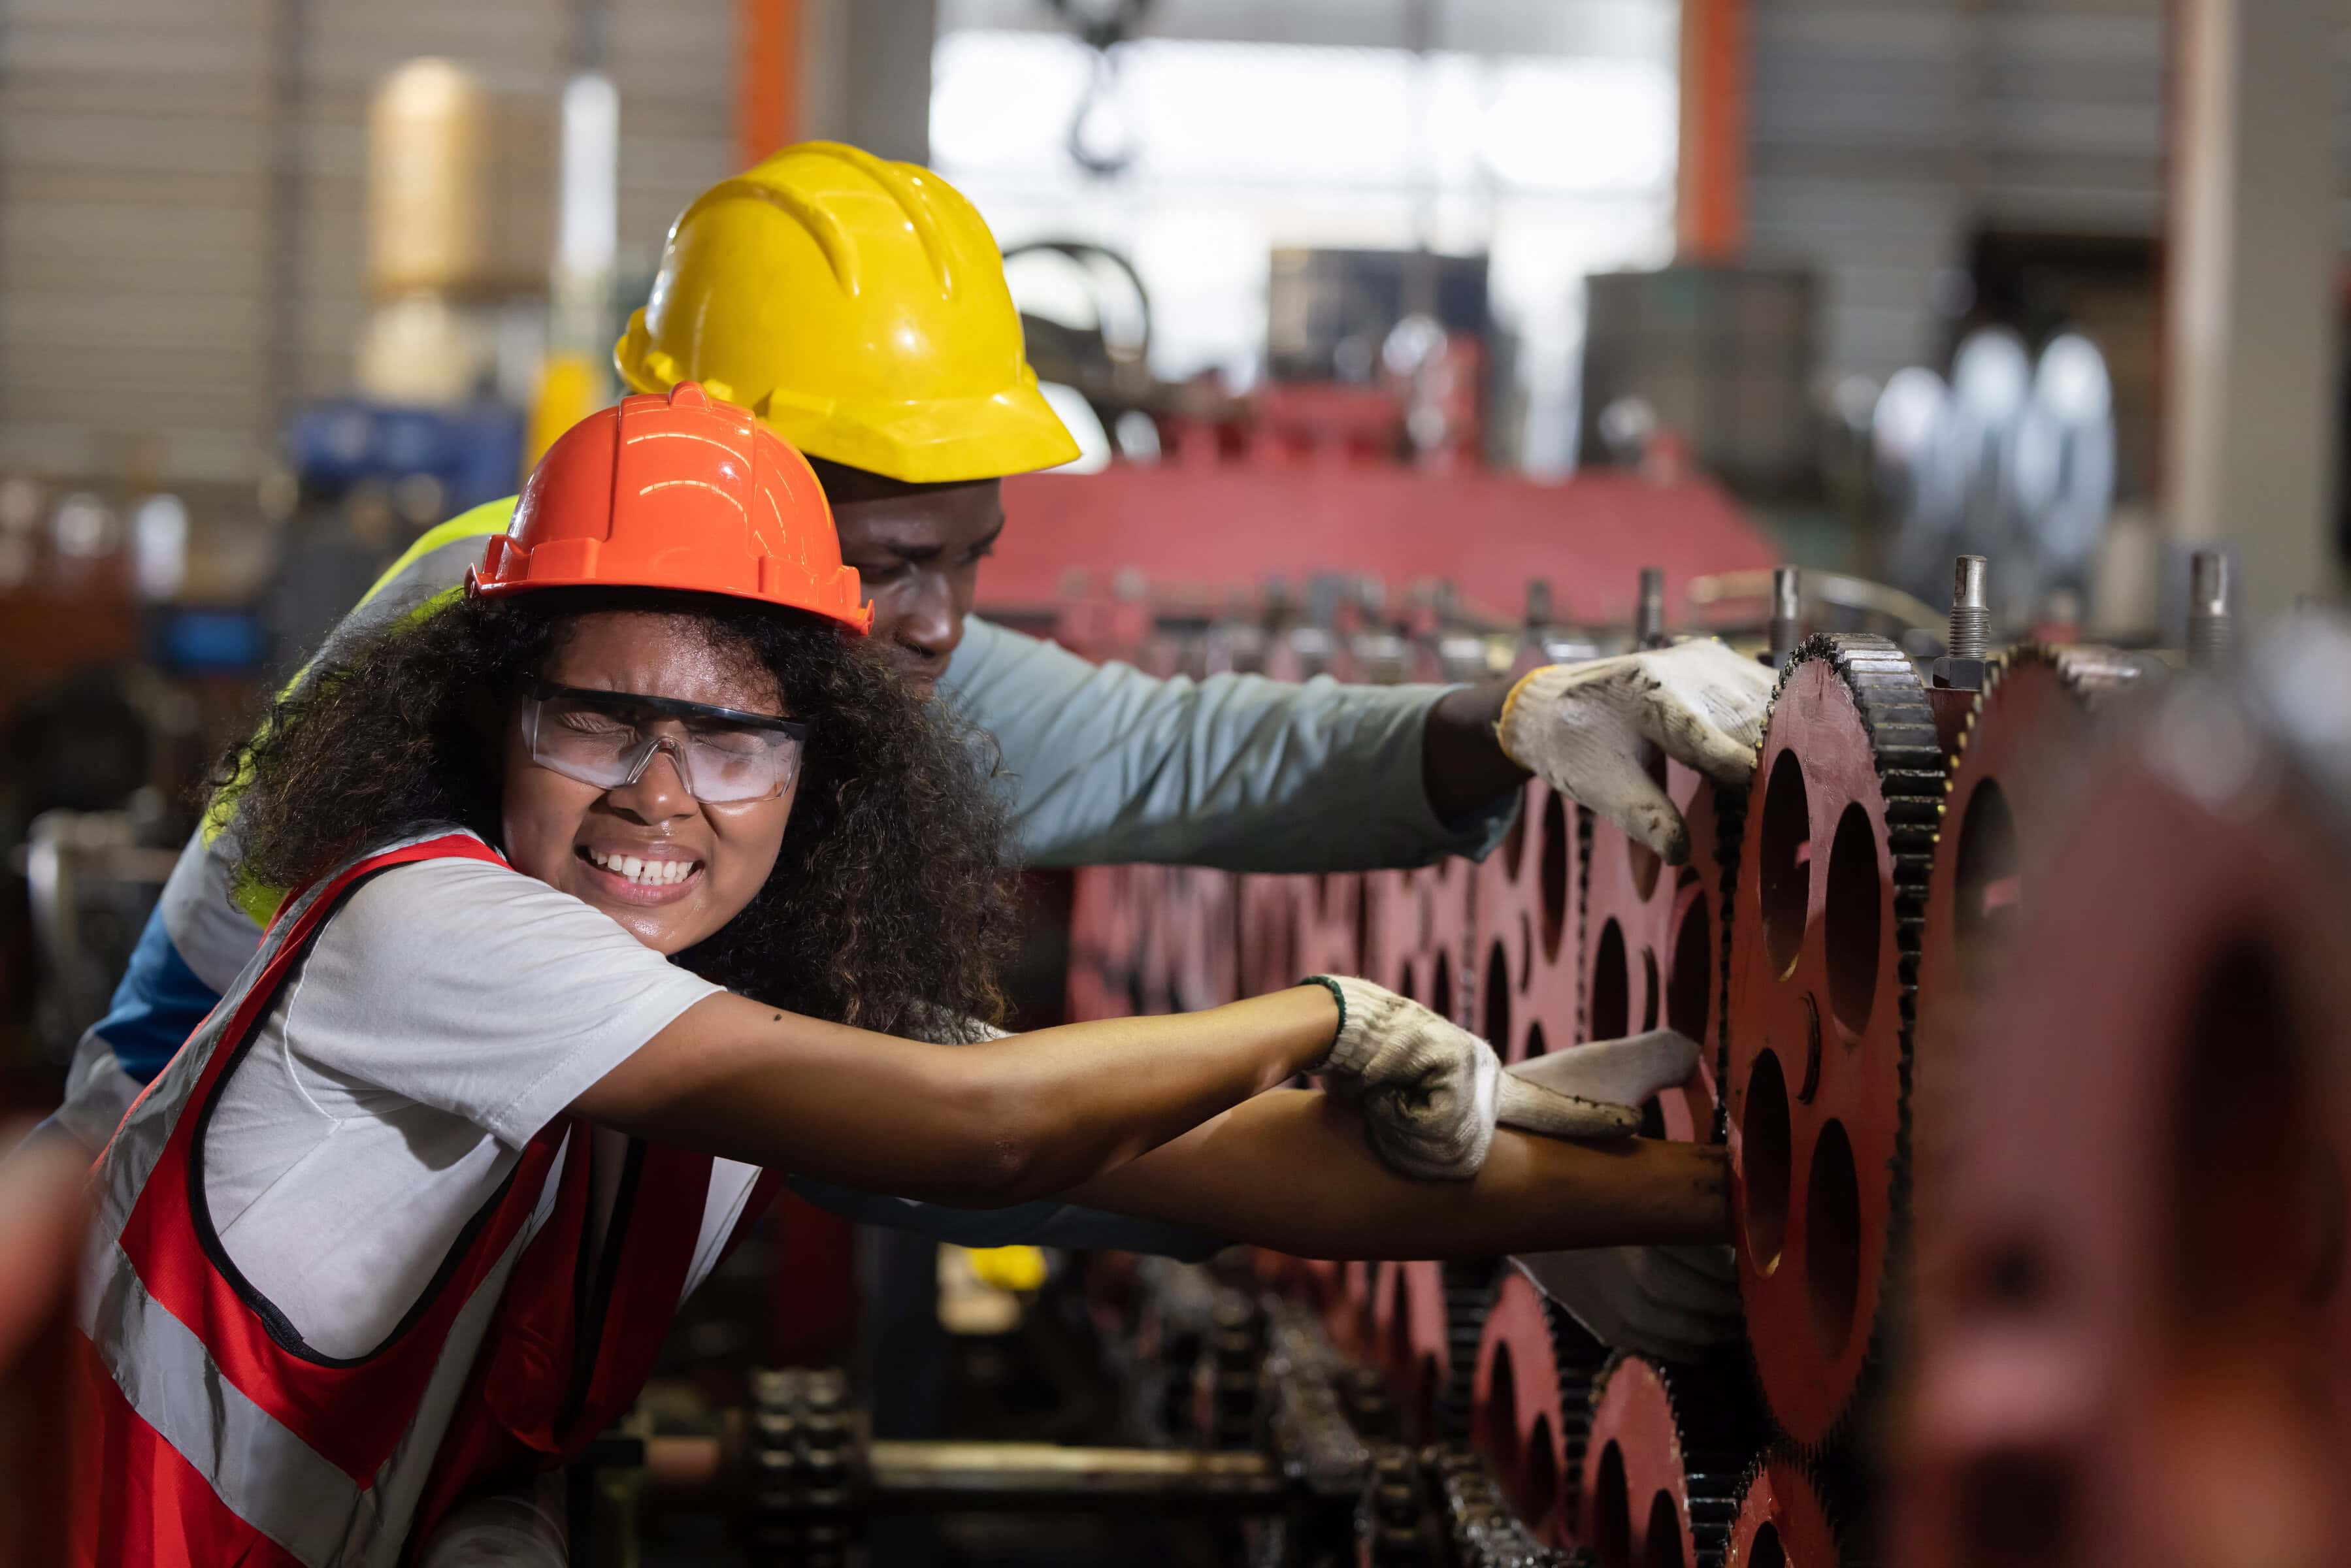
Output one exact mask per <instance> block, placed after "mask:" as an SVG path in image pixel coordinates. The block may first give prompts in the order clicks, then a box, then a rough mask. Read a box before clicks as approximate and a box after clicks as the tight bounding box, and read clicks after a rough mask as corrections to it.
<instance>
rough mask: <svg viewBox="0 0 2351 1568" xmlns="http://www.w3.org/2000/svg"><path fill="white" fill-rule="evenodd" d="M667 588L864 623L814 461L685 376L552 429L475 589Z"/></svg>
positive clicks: (474, 579) (469, 585) (486, 555)
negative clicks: (550, 441)
mask: <svg viewBox="0 0 2351 1568" xmlns="http://www.w3.org/2000/svg"><path fill="white" fill-rule="evenodd" d="M585 587H598V588H674V589H684V590H686V591H691V592H695V593H724V594H727V595H730V596H732V597H734V598H737V599H756V600H758V601H760V602H762V603H765V604H781V605H784V606H787V607H788V608H790V609H793V610H805V611H808V612H810V613H812V614H816V615H823V616H828V617H830V618H831V619H832V620H835V621H838V622H841V624H843V625H845V626H848V627H851V628H852V629H854V630H856V631H858V632H863V631H865V630H866V629H867V628H868V627H870V626H871V625H872V623H873V612H872V609H871V608H869V607H867V606H865V605H863V604H861V603H859V602H858V585H857V572H856V570H855V569H854V568H852V567H846V566H843V565H841V536H840V535H839V534H838V533H836V532H835V531H834V530H833V526H832V508H831V506H829V505H827V504H826V501H825V498H824V491H823V489H822V488H821V487H820V486H819V485H818V484H817V482H816V475H815V474H814V473H813V472H812V471H811V470H810V467H809V465H808V460H807V459H806V458H804V457H802V456H801V455H799V453H798V452H795V451H793V450H792V448H791V447H789V446H788V445H786V444H784V442H783V441H782V440H780V439H779V438H778V437H777V436H776V434H774V433H773V432H771V431H769V430H768V429H767V428H765V427H764V426H762V425H761V424H760V423H759V422H758V420H757V419H755V418H753V417H752V415H751V412H750V411H749V410H748V409H744V408H737V407H736V406H735V405H734V404H733V403H731V402H719V401H718V400H717V399H716V398H714V397H712V396H710V395H709V394H708V393H707V392H704V391H703V390H702V388H701V387H700V386H698V385H696V384H695V382H678V383H677V385H675V386H674V387H672V388H671V389H670V390H669V391H668V392H665V393H664V392H652V393H645V394H642V395H639V396H634V397H624V398H622V400H621V402H620V403H619V405H618V406H617V407H613V408H607V409H600V410H598V411H597V412H596V413H591V414H590V415H589V416H588V417H587V418H585V419H583V420H581V421H580V423H577V424H575V425H573V426H572V427H571V428H570V429H569V430H567V431H565V432H564V433H563V434H561V435H559V436H558V437H557V438H556V442H555V444H554V445H552V446H550V447H549V448H548V449H547V455H546V456H544V457H542V458H540V459H539V460H538V467H536V468H534V469H532V470H531V471H530V478H529V479H528V481H527V482H526V483H525V484H524V486H523V487H522V496H521V497H520V498H519V499H517V501H516V502H515V509H514V517H513V520H512V521H510V522H508V523H507V531H506V532H505V533H502V534H492V535H491V536H490V542H489V548H488V549H486V550H485V551H484V552H483V554H482V564H481V565H479V566H477V567H474V568H472V569H470V570H468V571H467V572H466V574H465V588H466V591H468V592H471V593H482V594H489V595H493V596H495V595H497V594H501V593H520V592H523V591H527V590H530V589H538V588H585Z"/></svg>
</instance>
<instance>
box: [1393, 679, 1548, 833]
mask: <svg viewBox="0 0 2351 1568" xmlns="http://www.w3.org/2000/svg"><path fill="white" fill-rule="evenodd" d="M1507 695H1510V685H1509V684H1508V683H1507V682H1503V681H1488V682H1486V683H1485V684H1483V685H1475V686H1468V687H1464V688H1463V689H1462V690H1460V691H1458V692H1447V694H1446V695H1444V696H1443V697H1440V698H1439V699H1438V700H1437V705H1436V706H1434V707H1432V708H1430V709H1429V710H1428V721H1427V724H1426V727H1424V728H1423V729H1422V731H1421V737H1420V782H1421V788H1422V789H1426V791H1427V792H1428V809H1429V810H1431V811H1433V812H1435V813H1436V815H1437V820H1438V821H1448V822H1449V821H1456V820H1457V819H1459V818H1462V817H1466V816H1468V814H1469V813H1470V812H1472V811H1475V810H1480V809H1481V808H1483V807H1486V806H1489V805H1491V804H1493V803H1494V802H1495V801H1497V800H1500V799H1501V798H1502V797H1503V796H1505V795H1508V794H1509V793H1510V791H1511V790H1513V789H1517V788H1518V787H1519V786H1520V785H1521V784H1524V783H1525V782H1526V781H1527V770H1526V769H1525V768H1521V767H1520V766H1519V765H1518V764H1517V763H1515V762H1513V761H1511V760H1510V758H1509V757H1507V756H1506V755H1504V754H1503V751H1502V743H1501V742H1500V741H1499V740H1497V739H1496V738H1495V737H1494V726H1495V725H1496V723H1498V722H1499V720H1500V718H1501V716H1502V699H1503V698H1504V697H1505V696H1507Z"/></svg>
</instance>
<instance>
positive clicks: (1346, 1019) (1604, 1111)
mask: <svg viewBox="0 0 2351 1568" xmlns="http://www.w3.org/2000/svg"><path fill="white" fill-rule="evenodd" d="M1331 984H1332V986H1333V987H1334V988H1336V990H1337V992H1338V995H1339V1001H1340V1007H1341V1009H1342V1012H1343V1018H1342V1019H1341V1021H1340V1025H1339V1036H1338V1039H1337V1040H1335V1041H1333V1042H1332V1047H1331V1054H1330V1055H1329V1056H1328V1057H1327V1058H1325V1059H1324V1061H1322V1064H1321V1066H1320V1067H1319V1068H1318V1069H1316V1071H1320V1072H1322V1073H1323V1074H1324V1075H1325V1078H1326V1080H1327V1082H1328V1083H1329V1085H1330V1088H1331V1092H1332V1093H1333V1094H1334V1095H1337V1096H1339V1097H1341V1098H1343V1099H1345V1100H1347V1101H1348V1102H1350V1103H1353V1104H1354V1105H1355V1106H1356V1107H1357V1109H1358V1110H1359V1111H1360V1113H1362V1115H1363V1118H1364V1136H1365V1137H1366V1138H1367V1139H1368V1140H1369V1142H1370V1144H1371V1145H1372V1149H1373V1151H1374V1153H1375V1154H1377V1155H1379V1157H1380V1160H1381V1162H1382V1163H1383V1164H1384V1165H1386V1166H1388V1167H1389V1168H1390V1169H1392V1170H1394V1171H1396V1172H1397V1173H1399V1174H1401V1175H1404V1176H1417V1177H1420V1178H1422V1179H1424V1180H1453V1181H1466V1180H1468V1178H1469V1177H1471V1176H1476V1175H1477V1174H1478V1172H1479V1169H1480V1168H1481V1167H1482V1166H1484V1165H1485V1163H1486V1152H1487V1150H1488V1149H1489V1148H1490V1147H1491V1146H1492V1145H1493V1141H1494V1128H1495V1125H1496V1124H1498V1123H1499V1124H1503V1125H1507V1126H1511V1127H1516V1128H1519V1129H1520V1130H1521V1131H1524V1132H1530V1133H1539V1134H1543V1135H1545V1136H1548V1137H1554V1138H1593V1139H1598V1138H1622V1137H1625V1136H1628V1135H1630V1134H1632V1133H1633V1132H1634V1131H1635V1129H1637V1128H1638V1127H1639V1125H1640V1122H1641V1113H1640V1112H1639V1111H1638V1110H1637V1109H1635V1107H1637V1106H1638V1105H1639V1104H1640V1103H1642V1102H1643V1101H1645V1100H1646V1099H1648V1098H1649V1096H1650V1095H1652V1094H1655V1093H1656V1092H1658V1091H1659V1090H1661V1089H1666V1088H1670V1087H1672V1086H1673V1085H1674V1084H1677V1083H1680V1082H1684V1081H1685V1080H1687V1078H1688V1077H1689V1075H1690V1072H1691V1071H1692V1070H1693V1069H1694V1068H1695V1067H1696V1066H1697V1063H1698V1046H1697V1045H1696V1043H1695V1042H1693V1041H1690V1040H1685V1039H1683V1038H1682V1037H1681V1036H1680V1035H1677V1034H1674V1033H1673V1032H1672V1031H1670V1030H1654V1031H1652V1032H1651V1033H1649V1034H1646V1035H1637V1036H1635V1037H1634V1038H1633V1039H1631V1040H1604V1041H1600V1042H1596V1043H1594V1044H1592V1045H1585V1046H1578V1047H1577V1048H1575V1049H1574V1050H1573V1051H1562V1052H1561V1053H1560V1054H1559V1056H1558V1057H1557V1058H1556V1059H1545V1064H1544V1065H1543V1066H1542V1067H1541V1069H1540V1070H1539V1071H1530V1070H1531V1069H1534V1067H1535V1064H1533V1063H1522V1064H1521V1065H1520V1067H1515V1068H1511V1069H1510V1070H1509V1071H1504V1070H1503V1067H1502V1064H1501V1061H1500V1059H1499V1057H1497V1056H1496V1055H1495V1054H1494V1049H1493V1047H1492V1046H1490V1045H1488V1044H1487V1043H1486V1042H1485V1041H1484V1040H1479V1038H1478V1037H1477V1036H1476V1035H1474V1034H1471V1033H1470V1032H1469V1031H1468V1030H1465V1029H1462V1028H1461V1027H1459V1026H1458V1025H1457V1024H1453V1023H1449V1022H1447V1020H1446V1019H1441V1018H1439V1017H1437V1015H1436V1014H1435V1013H1433V1012H1430V1011H1429V1010H1428V1009H1426V1008H1424V1007H1422V1006H1421V1005H1420V1004H1419V1003H1417V1002H1416V1001H1413V1000H1411V999H1409V998H1405V997H1400V996H1398V995H1396V994H1395V992H1394V991H1391V990H1388V989H1387V988H1384V987H1382V986H1376V985H1374V984H1373V983H1372V982H1371V981H1369V980H1362V979H1350V978H1339V979H1333V980H1332V981H1331Z"/></svg>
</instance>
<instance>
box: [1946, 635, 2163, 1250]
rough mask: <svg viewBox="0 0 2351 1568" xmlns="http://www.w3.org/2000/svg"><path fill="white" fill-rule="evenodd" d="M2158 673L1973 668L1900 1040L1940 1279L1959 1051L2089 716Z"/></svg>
mask: <svg viewBox="0 0 2351 1568" xmlns="http://www.w3.org/2000/svg"><path fill="white" fill-rule="evenodd" d="M2167 674H2168V671H2167V670H2166V669H2165V666H2164V665H2163V664H2161V663H2160V662H2158V661H2157V660H2155V659H2153V658H2152V657H2150V656H2148V655H2146V654H2139V653H2125V652H2123V651H2121V650H2118V649H2112V648H2095V647H2058V646H2053V645H2052V644H2049V643H2019V644H2017V645H2016V646H2015V647H2012V648H2011V649H2009V650H2007V651H2006V652H2005V653H2001V655H1999V656H1998V657H1997V658H1995V659H1993V660H1992V661H1991V663H1990V664H1988V665H1987V666H1986V668H1985V671H1984V677H1983V685H1982V687H1981V689H1980V691H1979V692H1977V693H1976V694H1975V695H1974V698H1973V701H1972V702H1971V703H1970V705H1969V706H1968V709H1967V712H1966V714H1965V716H1964V717H1962V718H1961V719H1960V721H1959V727H1958V733H1957V734H1956V736H1955V737H1953V739H1952V745H1951V761H1950V767H1949V773H1948V776H1947V780H1946V784H1945V789H1944V796H1943V808H1942V825H1941V828H1940V831H1938V834H1937V837H1936V841H1935V858H1934V864H1933V867H1932V869H1931V870H1930V871H1929V872H1928V878H1927V908H1926V925H1925V928H1924V931H1923V935H1922V937H1921V941H1920V946H1919V956H1918V985H1917V1022H1916V1024H1915V1026H1914V1030H1913V1033H1914V1036H1915V1039H1916V1046H1915V1049H1914V1051H1913V1052H1912V1058H1913V1062H1914V1068H1915V1071H1914V1079H1913V1083H1912V1092H1911V1102H1912V1105H1913V1108H1914V1114H1913V1118H1912V1121H1913V1125H1912V1133H1911V1152H1912V1169H1913V1172H1914V1176H1915V1177H1916V1181H1917V1186H1916V1190H1915V1191H1914V1193H1913V1197H1912V1214H1913V1218H1914V1219H1915V1220H1916V1221H1917V1237H1918V1247H1917V1259H1916V1262H1917V1268H1918V1269H1919V1270H1921V1271H1922V1272H1928V1271H1932V1270H1937V1269H1938V1268H1940V1267H1941V1266H1942V1265H1941V1262H1940V1254H1939V1251H1938V1235H1939V1231H1940V1227H1939V1226H1938V1224H1937V1222H1936V1214H1935V1206H1936V1205H1937V1204H1938V1202H1939V1201H1940V1198H1939V1197H1938V1194H1939V1193H1940V1191H1941V1190H1942V1189H1943V1188H1944V1187H1945V1186H1948V1182H1947V1181H1946V1180H1945V1179H1943V1177H1942V1176H1940V1174H1939V1173H1942V1172H1946V1171H1948V1170H1949V1162H1950V1160H1951V1159H1952V1158H1953V1151H1952V1149H1951V1147H1950V1145H1951V1139H1952V1136H1953V1130H1952V1127H1951V1125H1950V1123H1951V1114H1950V1113H1951V1111H1952V1108H1953V1106H1954V1104H1955V1103H1956V1097H1957V1094H1958V1093H1959V1090H1960V1086H1962V1085H1964V1084H1965V1083H1966V1082H1968V1080H1969V1066H1968V1062H1969V1059H1970V1054H1971V1042H1972V1041H1973V1040H1976V1039H1977V1038H1979V1037H1980V1035H1981V1033H1982V1031H1983V1028H1984V1021H1985V1020H1984V1016H1983V1015H1984V1011H1985V1009H1986V1007H1987V1005H1988V1004H1989V1002H1990V1000H1991V998H1992V997H1993V996H1994V995H1996V994H1997V992H1998V989H1999V980H2000V977H2001V972H2002V970H2003V968H2004V967H2005V964H2006V962H2007V960H2008V958H2009V956H2010V955H2011V947H2012V946H2013V940H2014V931H2015V926H2016V924H2017V921H2018V919H2019V918H2020V916H2021V915H2022V911H2023V909H2024V908H2025V906H2026V905H2027V904H2029V903H2030V902H2032V901H2034V900H2037V899H2039V898H2041V897H2043V896H2046V895H2048V894H2050V893H2051V892H2052V891H2053V890H2052V889H2051V888H2049V887H2048V886H2046V885H2045V883H2044V882H2043V878H2044V876H2045V873H2046V872H2047V869H2048V867H2049V866H2050V864H2051V863H2052V862H2053V859H2054V856H2055V852H2056V851H2057V848H2058V845H2057V843H2056V841H2055V837H2054V835H2055V834H2056V832H2057V831H2058V830H2059V829H2060V828H2061V827H2062V826H2063V825H2064V817H2065V815H2066V813H2067V800H2069V799H2070V798H2072V797H2074V796H2077V795H2079V794H2080V793H2081V792H2082V791H2083V790H2085V789H2088V788H2090V787H2092V786H2091V784H2090V781H2089V780H2087V779H2084V778H2082V777H2080V776H2079V775H2080V774H2081V773H2082V772H2083V771H2084V770H2083V769H2082V768H2079V767H2078V766H2068V765H2067V764H2068V762H2069V760H2071V759H2074V758H2080V757H2081V756H2082V755H2083V754H2084V752H2085V749H2086V747H2087V744H2088V741H2089V738H2090V737H2089V725H2090V720H2091V717H2092V716H2093V715H2094V714H2095V713H2098V712H2100V711H2101V710H2104V709H2105V708H2107V707H2109V706H2110V705H2112V704H2114V703H2116V702H2119V701H2124V700H2127V699H2130V698H2133V697H2136V696H2138V695H2144V694H2146V693H2147V691H2149V690H2150V689H2153V688H2155V687H2157V686H2158V685H2161V683H2162V682H2163V680H2164V679H2165V677H2166V675H2167Z"/></svg>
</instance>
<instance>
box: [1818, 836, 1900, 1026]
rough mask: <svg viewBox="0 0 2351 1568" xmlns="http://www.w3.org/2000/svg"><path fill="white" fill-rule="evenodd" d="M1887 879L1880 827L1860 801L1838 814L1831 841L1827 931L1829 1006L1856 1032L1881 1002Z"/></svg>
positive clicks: (1825, 910) (1825, 913)
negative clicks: (1879, 843) (1879, 842)
mask: <svg viewBox="0 0 2351 1568" xmlns="http://www.w3.org/2000/svg"><path fill="white" fill-rule="evenodd" d="M1885 894H1886V878H1885V873H1884V869H1883V862H1882V860H1881V859H1880V857H1879V854H1878V850H1877V830H1876V828H1874V827H1872V826H1871V825H1870V821H1869V813H1868V812H1867V811H1865V810H1863V809H1862V807H1861V803H1860V802H1859V801H1855V803H1854V804H1852V805H1850V806H1847V807H1846V808H1845V809H1844V815H1843V816H1841V817H1839V818H1838V819H1837V829H1836V838H1835V840H1834V841H1833V842H1832V843H1831V844H1830V846H1829V877H1828V889H1827V896H1826V898H1825V899H1824V901H1823V914H1822V917H1821V919H1822V925H1823V931H1822V936H1823V939H1824V940H1825V941H1826V942H1827V944H1828V959H1829V1006H1830V1008H1831V1009H1834V1011H1835V1013H1836V1016H1837V1021H1838V1022H1839V1023H1842V1024H1843V1025H1844V1027H1845V1028H1846V1029H1848V1030H1852V1031H1853V1032H1854V1033H1855V1034H1859V1033H1861V1032H1862V1031H1863V1030H1866V1029H1868V1028H1869V1015H1870V1013H1871V1011H1872V1010H1873V1009H1874V1008H1875V1007H1876V1002H1877V975H1878V961H1879V956H1880V954H1881V952H1882V948H1883V943H1884V940H1885V925H1884V921H1883V918H1882V915H1883V911H1882V909H1881V905H1882V904H1884V902H1885Z"/></svg>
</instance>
